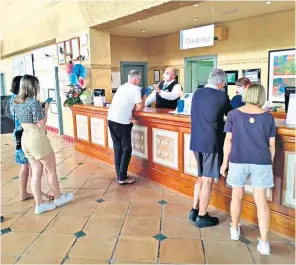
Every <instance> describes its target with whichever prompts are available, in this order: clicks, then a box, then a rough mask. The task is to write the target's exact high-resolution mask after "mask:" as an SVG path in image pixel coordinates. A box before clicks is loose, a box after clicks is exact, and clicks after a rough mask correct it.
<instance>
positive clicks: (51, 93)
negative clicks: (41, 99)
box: [48, 88, 56, 102]
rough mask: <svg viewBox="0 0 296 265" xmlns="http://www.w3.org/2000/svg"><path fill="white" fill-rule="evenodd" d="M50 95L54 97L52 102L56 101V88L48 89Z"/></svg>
mask: <svg viewBox="0 0 296 265" xmlns="http://www.w3.org/2000/svg"><path fill="white" fill-rule="evenodd" d="M48 97H49V98H52V102H56V93H55V89H53V88H49V89H48Z"/></svg>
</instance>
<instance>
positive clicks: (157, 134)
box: [152, 128, 179, 169]
mask: <svg viewBox="0 0 296 265" xmlns="http://www.w3.org/2000/svg"><path fill="white" fill-rule="evenodd" d="M152 142H153V162H155V163H157V164H161V165H163V166H167V167H170V168H173V169H178V156H179V154H178V133H177V132H173V131H167V130H161V129H155V128H153V129H152Z"/></svg>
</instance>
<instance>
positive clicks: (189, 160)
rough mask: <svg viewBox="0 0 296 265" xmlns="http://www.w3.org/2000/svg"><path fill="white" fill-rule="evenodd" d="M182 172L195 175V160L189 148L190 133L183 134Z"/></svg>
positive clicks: (196, 171)
mask: <svg viewBox="0 0 296 265" xmlns="http://www.w3.org/2000/svg"><path fill="white" fill-rule="evenodd" d="M184 173H186V174H189V175H192V176H195V177H197V174H198V169H197V161H196V158H195V155H194V153H193V152H192V151H191V150H190V134H187V133H185V134H184Z"/></svg>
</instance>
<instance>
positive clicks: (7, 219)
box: [0, 213, 22, 230]
mask: <svg viewBox="0 0 296 265" xmlns="http://www.w3.org/2000/svg"><path fill="white" fill-rule="evenodd" d="M21 216H22V214H17V213H6V214H5V215H4V222H3V223H0V227H1V230H2V229H5V228H8V227H10V226H11V225H12V224H14V223H15V222H16V221H17V220H18V219H19V218H20V217H21Z"/></svg>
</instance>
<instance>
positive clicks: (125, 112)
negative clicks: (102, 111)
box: [108, 83, 142, 124]
mask: <svg viewBox="0 0 296 265" xmlns="http://www.w3.org/2000/svg"><path fill="white" fill-rule="evenodd" d="M141 102H142V98H141V88H140V87H138V86H135V85H133V84H131V83H125V84H124V85H121V86H120V87H119V88H118V89H117V91H116V93H115V95H114V97H113V100H112V104H111V106H110V108H109V111H108V120H110V121H113V122H117V123H121V124H130V119H131V117H132V112H133V109H134V106H135V104H138V103H141Z"/></svg>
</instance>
